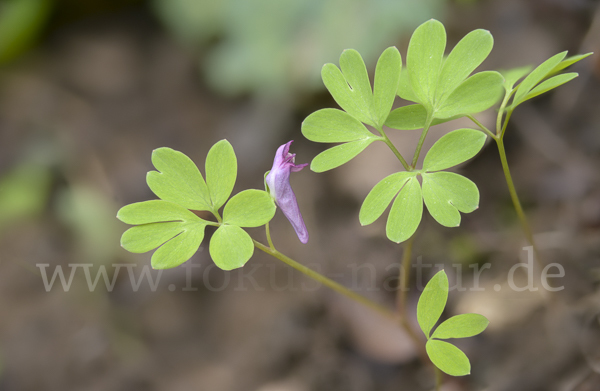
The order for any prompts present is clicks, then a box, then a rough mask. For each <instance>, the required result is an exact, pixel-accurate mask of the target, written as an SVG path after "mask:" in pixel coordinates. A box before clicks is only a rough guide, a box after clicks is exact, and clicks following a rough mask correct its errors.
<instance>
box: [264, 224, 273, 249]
mask: <svg viewBox="0 0 600 391" xmlns="http://www.w3.org/2000/svg"><path fill="white" fill-rule="evenodd" d="M265 228H266V230H267V241H268V242H269V247H270V248H271V250H275V246H274V245H273V240H272V239H271V230H270V228H269V223H268V222H267V224H265Z"/></svg>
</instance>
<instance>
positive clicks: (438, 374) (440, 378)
mask: <svg viewBox="0 0 600 391" xmlns="http://www.w3.org/2000/svg"><path fill="white" fill-rule="evenodd" d="M433 368H434V370H435V391H440V390H441V389H442V383H443V382H444V374H443V373H442V371H441V370H440V369H439V368H438V367H436V366H435V365H434V366H433Z"/></svg>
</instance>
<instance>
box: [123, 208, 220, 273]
mask: <svg viewBox="0 0 600 391" xmlns="http://www.w3.org/2000/svg"><path fill="white" fill-rule="evenodd" d="M117 217H118V218H119V219H120V220H121V221H123V222H125V223H127V224H140V225H138V226H136V227H132V228H130V229H128V230H127V231H125V233H123V236H122V237H121V246H123V248H124V249H126V250H127V251H130V252H133V253H144V252H147V251H150V250H152V249H155V248H156V247H159V246H161V245H162V247H160V248H159V249H158V250H156V252H155V253H154V254H153V255H152V261H151V262H152V267H153V268H155V269H168V268H172V267H176V266H179V265H181V264H182V263H183V262H185V261H187V260H188V259H190V258H191V257H192V255H194V253H195V252H196V251H198V248H199V247H200V244H201V243H202V239H203V238H204V229H205V227H206V225H207V223H208V222H207V221H204V220H202V219H201V218H199V217H198V216H196V215H195V214H194V213H192V212H190V211H189V210H187V209H185V208H184V207H182V206H180V205H177V204H174V203H172V202H168V201H162V200H152V201H145V202H138V203H135V204H131V205H127V206H124V207H123V208H121V209H120V210H119V212H118V213H117Z"/></svg>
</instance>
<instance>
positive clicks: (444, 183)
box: [422, 171, 479, 227]
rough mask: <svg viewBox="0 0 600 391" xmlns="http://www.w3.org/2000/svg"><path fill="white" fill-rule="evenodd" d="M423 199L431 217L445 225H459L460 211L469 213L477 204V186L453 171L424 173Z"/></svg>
mask: <svg viewBox="0 0 600 391" xmlns="http://www.w3.org/2000/svg"><path fill="white" fill-rule="evenodd" d="M422 176H423V199H424V200H425V205H426V206H427V210H429V213H430V214H431V216H433V218H434V219H435V220H436V221H437V222H438V223H440V224H441V225H443V226H445V227H458V226H459V225H460V213H459V211H460V212H463V213H471V212H473V211H474V210H475V209H477V207H478V206H479V190H478V189H477V186H476V185H475V184H474V183H473V182H472V181H470V180H469V179H467V178H465V177H464V176H462V175H458V174H455V173H453V172H444V171H442V172H433V173H424V174H422Z"/></svg>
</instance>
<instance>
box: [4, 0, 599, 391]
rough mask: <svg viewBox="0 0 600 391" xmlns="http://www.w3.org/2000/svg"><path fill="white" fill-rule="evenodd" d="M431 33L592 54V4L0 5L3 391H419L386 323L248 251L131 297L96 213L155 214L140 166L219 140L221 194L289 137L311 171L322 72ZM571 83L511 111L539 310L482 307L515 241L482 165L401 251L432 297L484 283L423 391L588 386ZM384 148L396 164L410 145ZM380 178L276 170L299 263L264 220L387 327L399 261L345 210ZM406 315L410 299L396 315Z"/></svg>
mask: <svg viewBox="0 0 600 391" xmlns="http://www.w3.org/2000/svg"><path fill="white" fill-rule="evenodd" d="M432 17H433V18H437V19H439V20H441V21H442V22H443V23H444V24H445V26H446V29H447V32H448V47H452V46H453V45H454V44H455V43H456V42H458V40H459V39H460V38H461V37H462V36H464V35H465V34H466V33H467V32H469V31H471V30H473V29H475V28H485V29H488V30H490V31H491V33H492V34H493V36H494V38H495V47H494V50H493V51H492V54H491V55H490V57H489V58H488V60H486V62H485V63H484V64H483V68H485V69H502V68H504V69H506V68H510V67H515V66H521V65H526V64H532V65H537V64H539V63H540V62H542V61H543V60H545V59H547V58H549V57H550V56H552V55H554V54H556V53H558V52H561V51H563V50H569V53H570V54H577V53H585V52H589V51H594V52H596V53H598V52H600V8H599V6H598V2H596V1H591V0H530V1H517V0H502V1H501V0H487V1H486V0H479V1H478V0H472V1H467V0H463V1H458V0H455V1H448V0H427V1H423V0H395V1H386V0H377V1H368V2H367V1H358V0H346V1H343V0H314V1H306V0H305V1H295V0H286V1H283V0H280V1H268V0H256V1H244V0H223V1H219V2H216V1H213V2H211V1H207V0H197V1H193V0H154V1H142V0H128V1H126V0H122V1H117V0H86V1H78V0H2V1H1V2H0V62H1V63H0V319H1V320H0V391H5V390H6V391H12V390H19V391H22V390H128V391H131V390H175V391H179V390H182V391H185V390H209V391H221V390H223V391H229V390H232V391H236V390H260V391H308V390H344V391H354V390H356V391H368V390H377V391H385V390H428V389H431V388H432V384H433V383H432V374H431V368H429V367H427V366H423V365H422V364H420V363H419V362H418V360H417V359H416V357H415V355H414V348H413V347H412V345H411V342H410V341H409V340H408V339H407V338H406V336H405V335H404V334H403V333H402V332H401V331H399V330H397V329H396V327H395V326H394V325H392V324H388V323H387V322H386V321H384V320H382V319H379V318H378V317H377V315H375V314H373V313H371V312H369V311H368V310H366V309H364V308H362V307H360V306H357V305H355V304H353V303H350V302H347V301H346V300H345V299H343V298H341V297H339V296H338V295H337V294H335V293H333V292H331V291H329V290H327V289H326V288H323V287H320V288H319V287H315V286H314V283H312V282H311V281H309V280H306V279H305V278H304V277H303V276H301V275H299V274H298V273H297V272H295V271H293V270H291V269H288V268H287V267H286V266H285V265H283V264H281V263H280V262H279V261H277V260H274V259H270V258H268V257H266V256H264V255H263V254H259V253H255V255H254V257H253V258H252V260H251V261H250V262H249V263H248V264H247V266H246V267H245V268H244V269H242V270H238V271H233V272H222V271H220V270H218V269H217V268H215V267H213V266H211V265H212V261H211V260H210V258H209V256H208V254H207V251H205V249H204V248H203V247H202V248H201V250H200V251H199V252H198V253H197V254H196V255H195V256H194V257H193V258H192V259H191V260H190V261H189V262H188V263H186V264H185V265H183V266H182V267H179V268H176V269H171V270H166V271H164V272H162V273H160V274H159V273H158V272H156V271H152V272H150V273H149V274H148V275H147V276H150V277H152V278H153V279H154V280H153V281H156V280H157V279H158V283H157V285H156V286H152V284H151V283H149V282H148V281H147V280H143V278H145V277H143V272H144V270H145V271H146V272H149V269H148V266H149V263H150V254H138V255H134V254H130V253H128V252H126V251H125V250H123V249H122V248H121V247H120V246H119V237H120V235H121V234H122V232H123V231H124V230H125V229H126V228H127V226H126V225H125V224H122V223H120V222H119V221H118V220H117V219H116V218H115V215H116V212H117V210H118V209H119V208H120V207H122V206H123V205H126V204H128V203H132V202H137V201H142V200H147V199H152V198H155V197H154V196H153V194H152V193H151V192H150V190H149V189H148V187H147V186H146V184H145V173H146V172H147V171H149V170H151V169H153V167H152V165H151V162H150V155H151V152H152V150H153V149H154V148H157V147H161V146H168V147H171V148H174V149H177V150H180V151H182V152H184V153H185V154H187V155H188V156H190V157H191V158H192V159H193V160H194V161H195V162H196V163H198V165H199V166H200V167H203V165H204V163H203V162H204V158H205V155H206V152H207V151H208V149H209V148H210V146H211V145H212V144H213V143H215V142H216V141H218V140H220V139H223V138H227V139H228V140H229V141H230V142H231V143H232V145H233V147H234V149H235V151H236V153H237V156H238V163H239V172H238V181H237V183H236V188H235V189H234V192H237V191H240V190H243V189H246V188H262V186H263V174H264V172H265V171H266V170H268V169H269V168H270V166H271V163H272V158H273V154H274V151H275V150H276V148H277V146H279V145H281V144H283V143H285V142H287V141H288V140H290V139H294V140H296V141H295V143H294V144H293V147H292V148H293V152H295V153H297V158H296V161H297V162H298V163H304V162H309V161H310V160H311V159H312V158H313V157H314V156H315V155H316V154H317V153H318V152H319V151H321V150H322V149H324V148H325V146H324V145H316V144H313V143H309V142H308V141H306V140H304V139H303V137H302V135H301V133H300V124H301V122H302V120H303V119H304V118H305V117H306V116H307V115H308V114H310V113H311V112H312V111H314V110H317V109H320V108H323V107H335V102H333V100H332V99H331V98H330V96H329V95H328V93H327V92H326V91H325V90H324V87H323V86H322V83H321V81H320V70H321V67H322V65H323V64H324V63H326V62H333V63H336V64H337V59H338V57H339V55H340V53H341V51H342V50H343V49H345V48H350V47H351V48H355V49H357V50H358V51H359V52H360V53H361V54H362V55H363V57H364V58H365V61H366V62H367V66H368V67H369V70H370V72H371V74H372V71H373V68H374V64H375V61H376V59H377V57H378V56H379V54H380V53H381V52H382V51H383V49H385V48H386V47H388V46H392V45H396V46H398V48H399V49H400V51H401V53H402V55H403V56H405V53H406V46H407V43H408V39H409V37H410V33H411V32H412V31H413V30H414V28H415V27H416V26H418V25H419V24H420V23H422V22H424V21H425V20H427V19H429V18H432ZM574 71H577V72H579V74H580V76H579V77H578V78H577V79H575V80H574V81H572V82H570V83H568V84H567V85H564V86H562V87H560V88H558V89H557V90H555V91H553V92H552V93H550V94H548V96H544V97H541V98H538V99H536V100H534V101H532V102H530V103H528V104H526V105H524V106H523V107H522V108H520V109H519V110H517V111H516V112H515V115H514V119H513V121H512V125H511V126H510V127H509V130H508V136H507V149H508V153H509V157H508V158H509V162H510V163H511V167H512V171H513V175H514V177H515V181H516V186H517V189H518V191H519V192H520V195H521V197H522V201H523V202H524V205H525V207H526V211H527V213H528V215H529V216H530V218H531V223H532V226H533V228H534V231H535V232H536V233H538V234H537V236H536V240H537V241H538V243H539V245H540V247H541V248H542V250H543V251H542V255H543V257H544V261H545V262H547V263H550V262H558V263H560V264H561V265H563V266H564V268H565V270H566V273H565V277H564V278H563V279H562V280H561V281H560V282H561V283H562V284H564V286H565V289H564V290H562V291H560V292H558V293H556V294H554V296H555V301H554V303H553V305H552V306H551V307H549V308H545V307H544V306H543V305H542V303H541V299H540V295H538V294H537V293H535V292H533V293H532V292H522V293H517V292H514V291H510V290H509V289H503V290H501V291H495V290H494V289H493V287H494V286H495V285H496V284H499V285H502V286H504V285H505V282H506V275H507V271H508V270H509V269H510V267H511V266H513V265H514V264H515V263H516V262H519V261H520V260H521V259H522V258H523V256H524V252H523V251H522V250H521V248H522V247H523V246H524V245H525V241H524V238H523V235H522V232H521V230H520V226H519V224H518V221H517V219H516V216H515V215H514V212H513V210H512V205H511V203H510V198H509V195H508V191H507V188H506V184H505V183H504V178H503V174H502V171H501V167H500V162H499V159H498V155H497V151H496V150H495V147H494V146H493V145H490V146H488V147H486V148H485V149H484V151H483V152H482V153H481V154H480V155H479V156H478V157H476V158H475V159H474V160H472V161H471V162H469V163H468V164H467V165H465V166H463V167H461V168H460V171H461V173H462V174H464V175H465V176H467V177H469V178H471V179H472V180H473V181H474V182H475V183H477V185H478V186H479V189H480V192H481V204H480V208H479V210H477V211H476V212H474V213H472V214H469V215H463V223H462V225H461V227H460V228H456V229H445V228H443V227H440V226H439V225H437V224H435V222H434V221H432V219H431V218H430V217H429V216H428V215H427V213H425V217H424V221H423V223H422V226H421V228H420V229H419V231H418V232H417V235H418V236H417V240H416V242H415V249H414V257H415V259H416V258H417V256H420V257H422V260H423V262H424V263H429V264H445V265H446V269H447V271H448V273H449V274H450V276H451V285H452V283H453V281H454V282H456V281H457V279H458V278H462V281H463V284H464V286H465V287H469V286H470V285H469V284H472V282H471V279H472V269H470V268H469V265H474V264H484V263H487V262H489V263H490V264H491V265H492V266H491V268H490V269H489V270H488V271H486V272H485V273H484V274H482V278H481V282H480V284H481V286H482V287H484V288H486V289H485V290H484V291H477V292H472V291H469V290H467V291H464V292H459V291H454V292H451V295H450V301H449V306H448V309H447V312H448V313H447V315H452V314H454V313H462V312H480V313H483V314H485V315H486V316H488V318H489V319H490V320H491V325H490V327H489V329H488V331H486V332H485V333H484V334H483V335H480V336H478V337H475V338H471V339H469V340H466V341H461V342H459V346H460V347H461V348H463V349H464V350H465V351H466V353H467V355H468V356H469V357H470V359H471V362H472V365H473V374H472V375H471V376H468V377H464V378H455V379H448V380H447V385H446V388H444V390H447V391H452V390H484V389H485V390H557V391H558V390H565V391H567V390H579V391H583V390H600V375H599V373H600V321H599V319H600V318H598V316H599V314H600V296H599V293H598V288H599V286H600V285H599V283H600V170H598V168H600V164H599V163H600V153H599V152H600V110H598V107H599V106H598V105H599V104H600V99H599V98H600V90H599V88H598V87H599V77H600V62H599V61H598V57H597V55H594V56H592V57H589V58H588V59H586V60H584V61H582V62H581V63H579V64H577V65H576V66H575V67H574ZM494 117H495V113H494V112H493V110H491V111H490V112H489V113H483V114H482V115H481V116H480V120H481V121H483V122H485V123H491V122H492V121H493V119H494ZM457 122H458V121H456V122H451V123H449V124H446V125H443V126H438V127H436V128H433V129H432V131H431V132H430V135H429V137H428V141H427V142H428V145H431V144H432V143H433V142H434V141H435V139H436V138H437V137H439V136H440V135H441V134H443V133H444V132H447V131H449V130H452V129H456V128H459V127H463V126H470V125H468V122H467V123H457ZM389 133H390V137H391V138H392V139H393V141H394V142H395V143H396V145H398V147H399V149H400V150H401V151H406V153H407V154H409V152H410V151H412V149H413V148H414V145H415V144H416V140H417V138H418V135H416V134H415V133H414V132H402V131H390V132H389ZM394 160H395V158H394V156H393V155H392V154H391V153H389V151H386V149H385V148H384V147H383V146H382V145H373V146H371V147H369V148H368V149H367V150H366V151H365V152H364V153H363V154H361V155H360V156H359V157H358V158H357V159H355V160H353V161H352V162H350V163H349V164H347V165H345V166H343V167H341V168H339V169H336V170H334V171H332V172H328V173H325V174H315V173H312V172H310V171H309V170H308V169H306V170H304V171H302V172H301V173H298V174H294V176H293V179H292V181H293V186H294V188H295V190H296V194H297V196H298V199H299V202H300V207H301V210H302V212H303V214H304V218H305V220H306V223H307V226H308V229H309V232H310V235H311V240H310V241H309V243H308V244H307V245H301V244H300V243H299V242H298V240H297V238H296V237H295V235H294V233H293V230H292V229H291V227H290V226H289V224H288V223H287V221H286V220H285V218H284V217H283V216H282V215H281V214H279V213H278V214H277V215H276V218H275V219H274V221H273V223H272V226H273V232H274V240H275V242H276V244H277V247H278V248H279V249H280V250H281V251H283V252H285V253H288V254H290V255H291V256H292V257H294V258H295V259H297V260H298V261H300V262H301V263H304V264H307V265H311V266H312V267H315V268H317V269H319V270H321V271H322V272H323V273H325V274H326V275H328V276H330V277H331V278H333V279H335V280H337V281H339V282H341V283H343V284H345V285H346V286H349V287H352V288H353V289H355V290H358V291H361V293H363V294H365V295H367V296H369V297H370V298H372V299H373V300H376V301H378V302H381V303H384V304H386V305H389V306H390V308H393V305H394V295H395V292H394V287H395V284H396V276H397V271H398V269H397V268H394V266H393V265H397V264H398V262H399V261H400V257H401V250H402V248H401V246H397V245H395V244H393V243H391V242H389V241H387V240H386V239H384V230H385V228H384V227H385V219H383V218H382V219H380V221H378V222H376V223H375V224H373V225H372V226H368V227H360V224H359V222H358V210H359V207H360V204H361V202H362V200H363V199H364V197H365V196H366V194H367V193H368V191H369V189H370V188H371V187H372V186H373V185H374V184H375V183H377V182H378V181H379V180H380V179H381V178H383V177H384V176H385V175H387V174H389V173H391V172H394V171H395V170H399V169H400V167H399V165H398V164H397V162H395V161H394ZM253 233H254V234H255V236H256V237H257V238H259V240H262V239H263V234H262V231H261V230H255V231H254V232H253ZM207 242H208V241H207V240H205V243H204V244H206V243H207ZM75 264H78V265H80V266H77V267H75V266H73V265H75ZM40 265H47V266H40ZM69 265H72V266H71V267H70V266H69ZM85 265H87V266H85ZM118 265H121V266H118ZM360 265H368V266H367V267H365V268H363V269H357V268H358V267H359V266H360ZM456 265H462V266H463V267H462V271H461V270H458V267H457V266H456ZM57 266H60V267H62V270H63V271H64V273H65V277H66V279H67V280H68V279H69V276H70V275H71V274H70V273H71V271H73V274H72V277H73V278H72V280H71V282H70V287H69V288H68V289H67V290H65V289H64V288H63V286H62V285H61V284H60V282H59V279H56V280H55V284H54V286H53V287H52V288H51V289H49V291H47V289H46V288H45V285H44V281H43V279H42V276H41V274H43V273H42V272H44V271H45V272H46V273H47V274H48V278H51V277H52V273H54V271H55V270H57V269H56V267H57ZM102 267H104V268H105V269H104V270H106V271H107V276H108V277H109V280H110V279H111V278H113V277H114V286H113V287H112V288H107V287H105V285H104V282H103V280H102V278H100V280H99V281H98V283H97V286H96V288H95V289H89V286H88V285H89V284H88V282H87V280H86V275H85V272H86V271H87V272H88V273H90V274H89V275H90V276H91V279H92V280H93V279H94V278H95V277H96V275H97V274H96V273H98V271H99V270H100V269H101V268H102ZM117 270H118V272H117ZM432 270H434V269H429V270H428V271H427V273H430V272H431V271H432ZM128 273H131V276H130V275H129V274H128ZM428 275H429V274H428ZM140 276H142V277H140ZM131 277H133V278H134V282H133V283H132V280H131ZM57 278H58V277H57ZM140 278H142V280H138V279H140ZM140 281H141V282H140ZM65 282H66V283H69V281H65ZM135 282H138V283H139V288H135V287H134V285H135ZM503 284H504V285H503ZM413 288H414V287H413ZM417 298H418V294H417V291H416V290H415V289H413V290H411V293H410V300H411V302H412V305H416V299H417Z"/></svg>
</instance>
